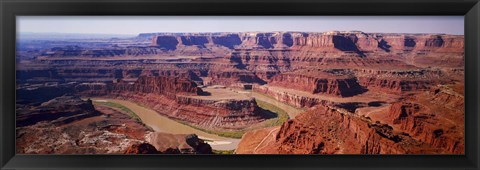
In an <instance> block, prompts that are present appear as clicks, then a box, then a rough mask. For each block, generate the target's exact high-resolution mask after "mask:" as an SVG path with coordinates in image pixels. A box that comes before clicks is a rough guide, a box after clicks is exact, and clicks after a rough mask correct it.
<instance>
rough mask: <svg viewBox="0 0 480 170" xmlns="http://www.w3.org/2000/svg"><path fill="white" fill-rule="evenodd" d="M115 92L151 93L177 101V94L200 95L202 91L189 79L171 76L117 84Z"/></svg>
mask: <svg viewBox="0 0 480 170" xmlns="http://www.w3.org/2000/svg"><path fill="white" fill-rule="evenodd" d="M112 90H113V91H127V92H138V93H151V94H157V95H163V96H166V97H168V98H171V99H175V97H176V95H177V94H187V95H198V94H201V93H202V89H201V88H199V87H197V84H196V83H195V82H193V81H191V80H189V79H187V78H180V77H171V76H142V77H140V78H138V79H137V80H136V81H135V82H134V83H124V82H123V83H117V84H115V85H113V87H112Z"/></svg>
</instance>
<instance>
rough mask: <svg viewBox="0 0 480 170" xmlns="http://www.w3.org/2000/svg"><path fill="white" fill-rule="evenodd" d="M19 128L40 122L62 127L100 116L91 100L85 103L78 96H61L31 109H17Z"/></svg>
mask: <svg viewBox="0 0 480 170" xmlns="http://www.w3.org/2000/svg"><path fill="white" fill-rule="evenodd" d="M17 111H18V114H17V117H16V121H17V123H16V125H17V127H22V126H29V125H33V124H37V123H39V122H44V121H46V122H49V123H51V124H54V125H62V124H66V123H70V122H73V121H77V120H81V119H85V118H88V117H92V116H98V115H100V113H99V112H98V111H97V110H95V107H94V106H93V104H92V101H91V100H87V101H83V100H81V99H80V98H79V97H76V96H61V97H57V98H54V99H52V100H49V101H47V102H44V103H42V104H41V105H40V106H38V107H36V108H31V109H17Z"/></svg>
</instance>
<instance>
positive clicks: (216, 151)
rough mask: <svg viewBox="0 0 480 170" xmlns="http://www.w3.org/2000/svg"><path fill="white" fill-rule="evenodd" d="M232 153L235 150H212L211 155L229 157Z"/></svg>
mask: <svg viewBox="0 0 480 170" xmlns="http://www.w3.org/2000/svg"><path fill="white" fill-rule="evenodd" d="M234 153H235V149H234V150H213V154H217V155H231V154H234Z"/></svg>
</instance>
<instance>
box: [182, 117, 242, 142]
mask: <svg viewBox="0 0 480 170" xmlns="http://www.w3.org/2000/svg"><path fill="white" fill-rule="evenodd" d="M177 122H179V123H181V124H184V125H186V126H189V127H191V128H194V129H197V130H200V131H203V132H206V133H210V134H214V135H218V136H222V137H227V138H235V139H241V138H242V136H243V134H245V132H246V131H243V130H242V131H215V130H207V129H202V128H200V127H197V126H193V125H191V124H189V123H187V122H183V121H177Z"/></svg>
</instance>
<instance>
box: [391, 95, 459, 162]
mask: <svg viewBox="0 0 480 170" xmlns="http://www.w3.org/2000/svg"><path fill="white" fill-rule="evenodd" d="M442 91H443V92H442ZM445 91H446V90H438V89H437V90H434V92H437V94H434V95H433V96H429V97H426V99H427V101H428V105H426V104H427V103H425V102H424V101H422V98H424V97H425V96H424V95H423V94H420V95H418V96H417V97H418V98H419V99H416V100H415V99H411V100H407V101H418V102H420V103H423V104H419V103H412V102H398V103H394V104H393V105H392V106H391V107H390V111H389V113H388V114H389V115H388V116H389V120H388V121H389V123H391V124H392V125H393V126H394V127H398V128H399V129H400V130H402V131H404V132H406V133H408V134H410V136H412V137H413V138H415V139H417V140H419V141H422V142H425V143H427V144H429V145H431V146H433V147H436V148H443V149H444V150H445V152H447V153H455V154H457V153H463V152H464V136H463V130H464V126H463V125H459V124H461V123H455V122H463V115H464V114H463V112H464V109H463V104H460V103H463V102H462V101H463V96H461V95H458V94H455V93H450V94H449V92H445ZM439 98H440V100H439ZM446 98H447V99H446Z"/></svg>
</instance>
